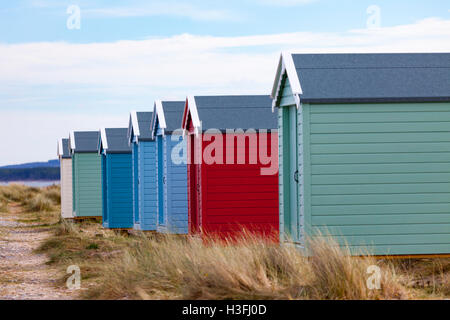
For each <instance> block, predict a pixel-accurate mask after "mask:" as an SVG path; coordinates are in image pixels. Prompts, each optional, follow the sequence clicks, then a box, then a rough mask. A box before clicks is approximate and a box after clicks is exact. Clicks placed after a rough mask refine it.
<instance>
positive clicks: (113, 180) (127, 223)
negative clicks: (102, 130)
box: [103, 153, 133, 229]
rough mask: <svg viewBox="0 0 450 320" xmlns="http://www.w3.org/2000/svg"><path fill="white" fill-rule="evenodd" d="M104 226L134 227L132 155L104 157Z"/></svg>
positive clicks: (108, 155) (108, 154) (111, 227)
mask: <svg viewBox="0 0 450 320" xmlns="http://www.w3.org/2000/svg"><path fill="white" fill-rule="evenodd" d="M103 164H104V166H103V175H104V180H103V189H104V193H103V194H104V207H103V226H104V227H105V228H110V229H129V228H132V227H133V188H132V185H133V180H132V163H131V153H123V154H115V153H107V154H106V155H105V154H104V155H103Z"/></svg>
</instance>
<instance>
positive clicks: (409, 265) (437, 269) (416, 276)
mask: <svg viewBox="0 0 450 320" xmlns="http://www.w3.org/2000/svg"><path fill="white" fill-rule="evenodd" d="M390 263H391V264H392V265H393V267H394V268H395V269H396V270H397V272H398V274H400V275H402V278H403V280H402V283H403V284H404V285H405V286H408V287H411V288H414V289H415V291H416V294H417V295H418V297H420V298H428V299H429V298H447V299H448V298H450V258H433V259H406V260H394V261H391V262H390Z"/></svg>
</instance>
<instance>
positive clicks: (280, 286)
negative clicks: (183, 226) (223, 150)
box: [86, 236, 407, 299]
mask: <svg viewBox="0 0 450 320" xmlns="http://www.w3.org/2000/svg"><path fill="white" fill-rule="evenodd" d="M311 248H313V251H314V252H313V253H314V255H313V256H312V257H305V256H304V255H303V254H302V253H301V252H300V251H299V250H297V249H295V248H293V247H288V246H281V247H280V246H278V245H276V244H273V243H269V242H266V241H264V240H262V239H256V238H249V239H246V241H239V242H233V245H225V244H224V243H223V242H217V241H213V242H211V243H208V244H207V245H205V243H204V242H202V241H201V240H199V239H196V238H187V239H184V240H183V239H179V238H174V237H171V236H165V237H162V239H158V240H155V239H147V238H144V237H143V238H142V239H141V241H139V242H137V243H136V244H135V246H133V247H132V248H130V249H129V250H127V251H126V252H125V253H124V255H123V256H121V257H120V258H117V259H116V260H115V261H113V262H111V263H108V264H104V265H103V266H102V272H101V273H102V274H103V275H104V279H103V281H102V285H101V286H99V287H97V288H94V289H92V290H90V291H88V293H87V295H86V298H101V299H119V298H151V299H167V298H170V299H401V298H406V297H407V290H405V288H404V287H403V286H402V285H401V284H400V283H399V282H398V281H397V279H396V277H395V275H394V274H393V272H392V270H391V269H390V268H387V267H384V266H380V267H381V268H382V271H383V272H382V275H383V277H382V281H381V284H382V285H381V288H380V290H370V289H368V287H367V285H366V281H367V277H368V274H367V267H368V266H370V265H373V264H375V265H376V264H377V261H375V260H374V259H372V258H355V257H350V256H349V255H348V252H346V251H345V250H343V249H339V247H337V246H335V245H334V243H330V242H329V241H322V240H314V241H312V242H311Z"/></svg>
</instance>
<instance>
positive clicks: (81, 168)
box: [69, 131, 103, 218]
mask: <svg viewBox="0 0 450 320" xmlns="http://www.w3.org/2000/svg"><path fill="white" fill-rule="evenodd" d="M99 137H100V133H99V131H72V132H71V133H70V138H69V139H70V141H69V144H70V153H71V155H72V170H73V173H72V176H73V179H72V181H73V212H74V217H75V218H85V217H101V216H102V208H103V206H102V158H101V155H100V154H99V152H98V148H99V143H98V142H99Z"/></svg>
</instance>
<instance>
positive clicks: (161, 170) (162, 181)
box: [157, 136, 165, 225]
mask: <svg viewBox="0 0 450 320" xmlns="http://www.w3.org/2000/svg"><path fill="white" fill-rule="evenodd" d="M157 140H158V224H159V225H164V220H165V217H164V190H165V177H164V154H163V152H164V150H163V137H162V136H158V137H157Z"/></svg>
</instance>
